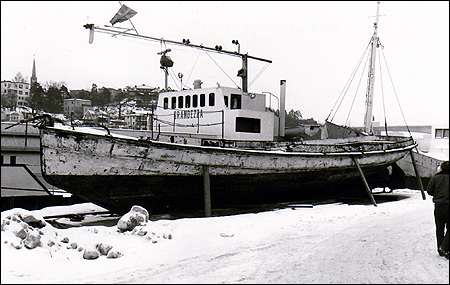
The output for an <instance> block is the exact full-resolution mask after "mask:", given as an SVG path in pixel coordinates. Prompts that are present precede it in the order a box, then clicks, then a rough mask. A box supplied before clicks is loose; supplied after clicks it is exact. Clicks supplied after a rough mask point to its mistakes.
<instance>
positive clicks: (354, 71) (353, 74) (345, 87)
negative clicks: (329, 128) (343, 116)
mask: <svg viewBox="0 0 450 285" xmlns="http://www.w3.org/2000/svg"><path fill="white" fill-rule="evenodd" d="M371 42H372V39H371V40H370V41H369V44H368V45H367V47H366V49H365V50H364V52H363V54H362V55H361V57H360V58H359V60H358V62H357V64H356V66H355V68H354V69H353V71H352V73H351V74H350V77H349V79H348V80H347V83H345V85H344V88H343V89H342V91H341V94H339V97H338V99H337V100H336V102H335V103H334V105H333V108H331V111H330V113H329V114H328V117H327V118H326V120H325V121H328V118H329V117H330V116H331V114H332V113H333V110H334V108H335V107H336V104H337V103H338V102H339V99H340V100H341V101H340V103H339V106H338V107H337V109H336V111H335V113H334V115H333V118H331V121H333V119H334V116H336V113H337V110H338V109H339V107H340V106H341V104H342V101H343V100H344V97H345V94H346V93H347V91H348V88H350V84H351V82H352V80H353V78H354V77H355V75H356V71H357V70H358V68H359V66H360V65H361V62H362V60H363V58H364V55H365V54H366V52H367V49H368V47H369V46H370V43H371ZM344 90H345V92H344ZM343 95H344V96H343ZM341 97H342V98H341Z"/></svg>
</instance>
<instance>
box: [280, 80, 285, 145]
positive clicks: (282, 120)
mask: <svg viewBox="0 0 450 285" xmlns="http://www.w3.org/2000/svg"><path fill="white" fill-rule="evenodd" d="M285 105H286V80H280V116H279V118H280V124H279V126H280V127H279V135H280V137H284V127H285V123H286V111H285V108H286V107H285Z"/></svg>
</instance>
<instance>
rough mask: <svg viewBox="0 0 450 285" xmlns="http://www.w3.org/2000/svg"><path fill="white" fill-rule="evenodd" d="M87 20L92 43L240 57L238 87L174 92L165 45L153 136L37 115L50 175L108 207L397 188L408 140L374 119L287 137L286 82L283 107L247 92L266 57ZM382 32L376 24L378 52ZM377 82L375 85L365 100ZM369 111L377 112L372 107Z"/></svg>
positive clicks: (156, 208) (161, 207) (180, 205)
mask: <svg viewBox="0 0 450 285" xmlns="http://www.w3.org/2000/svg"><path fill="white" fill-rule="evenodd" d="M377 20H378V17H377ZM85 27H86V28H87V29H89V30H90V39H89V41H90V43H91V42H92V41H93V33H94V31H98V32H104V33H110V34H113V35H121V36H129V37H135V38H143V39H146V40H155V41H161V42H162V43H164V44H166V43H168V44H175V45H182V46H189V47H194V48H200V49H202V50H205V51H210V52H217V53H221V54H228V55H232V56H237V57H240V58H241V59H242V63H243V64H242V67H243V68H242V70H240V71H239V72H238V76H240V77H242V88H230V87H221V86H217V87H213V88H202V87H201V81H196V82H195V84H194V89H189V90H180V91H168V90H169V89H168V86H167V75H168V68H170V67H171V66H172V65H173V62H172V61H171V59H170V58H169V57H168V56H167V55H166V54H167V53H168V52H169V51H170V50H169V49H166V50H164V51H162V52H160V53H159V54H160V55H161V61H160V62H161V68H162V69H163V70H164V71H165V75H166V86H165V92H162V93H160V94H159V97H158V102H157V104H156V108H152V109H151V112H149V113H150V114H149V121H148V125H149V129H148V130H147V131H146V134H147V135H146V136H141V137H140V138H138V137H133V136H126V135H123V134H120V133H121V132H120V130H109V129H107V128H106V130H102V129H100V130H99V129H94V128H86V127H74V126H66V125H62V124H59V123H57V122H55V121H53V120H52V119H51V117H49V116H41V117H40V118H39V119H42V121H41V122H40V123H39V124H38V126H39V128H40V138H41V144H40V147H41V166H42V175H43V177H44V179H45V180H46V181H47V182H48V183H50V184H52V185H55V186H57V187H59V188H61V189H64V190H66V191H68V192H70V193H72V194H74V195H77V196H79V197H81V198H84V199H86V200H88V201H92V202H94V203H96V204H98V205H100V206H102V207H105V208H107V209H109V210H111V211H114V212H117V213H124V212H127V211H128V210H129V209H130V207H131V206H133V205H141V206H143V207H145V208H147V209H148V210H149V211H150V212H160V211H165V210H168V209H169V210H177V209H185V208H195V207H196V208H201V207H203V205H205V204H204V203H212V205H214V206H215V207H219V206H225V205H230V204H236V203H247V204H248V203H267V202H278V201H281V200H282V201H290V200H291V201H292V199H298V198H299V197H310V198H313V197H318V196H322V195H326V194H330V195H340V194H339V193H343V191H344V190H349V191H355V192H358V191H361V190H362V193H363V194H365V193H364V189H365V190H366V191H367V194H368V195H369V197H370V198H371V200H372V202H373V203H374V204H375V205H376V203H375V201H374V199H373V196H372V193H371V189H372V188H374V187H377V186H381V187H384V186H392V183H393V181H395V180H396V179H397V177H396V174H398V173H400V178H401V174H402V171H401V170H400V169H399V168H398V167H397V166H396V164H395V163H396V161H398V160H400V159H401V158H403V157H404V156H405V155H407V154H408V153H409V154H411V155H412V149H413V148H414V147H416V143H415V142H414V140H413V139H412V137H410V138H407V137H392V136H374V135H371V131H372V127H371V123H372V122H371V120H366V123H367V126H366V127H367V128H366V129H365V132H358V131H354V130H351V129H349V128H341V127H339V126H336V125H333V124H331V123H328V122H327V125H328V126H329V127H327V128H324V129H323V130H322V133H323V136H322V139H320V140H304V141H298V142H292V141H285V140H284V136H285V134H284V129H285V127H284V122H285V117H284V116H285V108H284V107H285V106H284V104H285V86H286V82H285V81H284V80H281V81H280V98H279V106H278V109H277V110H276V109H275V108H272V107H271V106H267V105H266V101H267V100H266V99H267V97H268V96H274V95H273V94H271V93H268V92H266V93H264V92H263V93H262V94H256V93H250V92H248V90H247V60H248V59H255V60H262V61H265V62H271V61H270V60H266V59H261V58H257V57H253V56H250V55H248V54H241V53H239V52H234V51H226V50H222V49H221V47H217V46H216V47H215V48H208V47H204V46H202V45H200V46H196V45H193V44H190V43H189V41H183V42H175V41H169V40H163V39H158V38H151V37H146V36H142V35H139V34H137V32H136V33H130V32H129V30H124V29H119V30H117V29H116V28H113V27H106V28H104V27H97V26H94V25H93V24H87V25H85ZM376 30H377V27H376V23H375V33H374V37H373V38H374V40H373V44H372V48H373V49H375V48H376V46H377V36H376ZM372 61H373V62H375V58H374V57H373V58H372ZM370 80H373V74H372V73H370V74H369V81H370ZM372 89H373V84H369V88H368V95H370V96H369V97H371V96H372V93H373V90H372ZM367 106H369V107H370V106H371V103H370V100H369V101H368V105H367ZM366 111H367V113H368V115H367V118H371V117H372V115H371V109H370V108H367V110H366ZM330 137H331V138H330ZM400 180H401V179H400ZM390 183H391V184H390ZM205 197H206V198H205ZM204 198H205V199H204ZM205 210H206V211H208V210H207V208H205Z"/></svg>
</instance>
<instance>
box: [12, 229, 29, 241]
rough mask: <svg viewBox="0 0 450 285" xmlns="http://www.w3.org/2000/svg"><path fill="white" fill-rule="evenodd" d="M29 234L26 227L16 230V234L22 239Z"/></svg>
mask: <svg viewBox="0 0 450 285" xmlns="http://www.w3.org/2000/svg"><path fill="white" fill-rule="evenodd" d="M27 234H28V231H27V229H26V228H21V229H19V230H18V231H14V235H15V236H16V237H19V238H21V239H24V238H26V237H27Z"/></svg>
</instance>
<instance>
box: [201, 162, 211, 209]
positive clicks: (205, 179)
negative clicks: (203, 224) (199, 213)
mask: <svg viewBox="0 0 450 285" xmlns="http://www.w3.org/2000/svg"><path fill="white" fill-rule="evenodd" d="M202 169H203V194H204V196H205V217H211V187H210V186H211V183H210V177H209V166H206V165H204V166H203V167H202Z"/></svg>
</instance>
